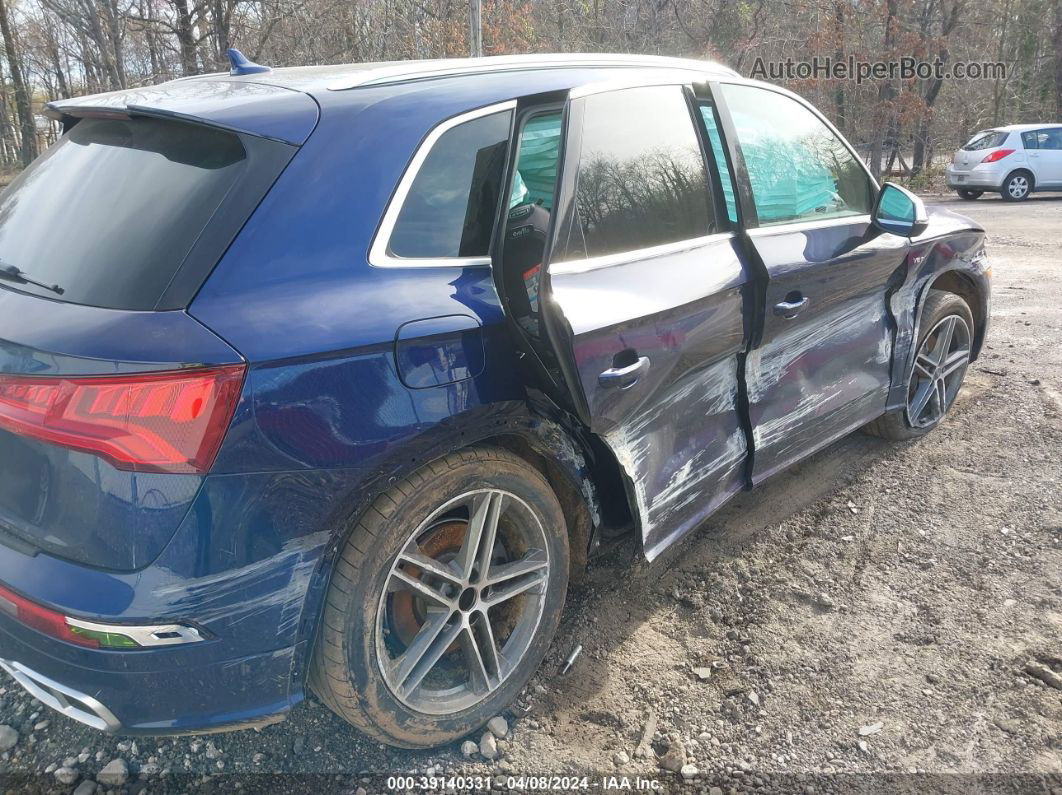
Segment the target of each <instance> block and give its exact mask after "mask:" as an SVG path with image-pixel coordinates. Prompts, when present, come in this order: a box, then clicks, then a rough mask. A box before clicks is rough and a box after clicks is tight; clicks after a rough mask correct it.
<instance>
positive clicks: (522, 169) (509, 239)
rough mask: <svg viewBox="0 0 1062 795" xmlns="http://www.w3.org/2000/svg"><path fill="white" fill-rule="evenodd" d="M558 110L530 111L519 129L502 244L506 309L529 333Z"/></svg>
mask: <svg viewBox="0 0 1062 795" xmlns="http://www.w3.org/2000/svg"><path fill="white" fill-rule="evenodd" d="M560 141H561V112H560V111H559V110H558V111H549V112H547V113H541V114H538V115H535V116H532V117H531V118H530V119H528V120H527V121H526V122H524V124H523V127H522V128H521V130H520V135H519V140H518V142H517V150H516V168H515V169H514V171H513V180H512V183H513V184H512V190H511V191H510V194H509V212H508V217H507V218H506V222H505V239H504V244H503V246H502V278H503V279H504V280H505V285H506V290H505V292H506V295H507V296H508V298H509V302H510V305H509V311H510V313H511V315H512V316H513V317H514V318H515V320H516V322H517V323H518V324H519V325H520V326H521V327H522V328H523V329H524V331H526V332H527V333H528V334H530V335H531V336H532V337H539V336H541V333H542V330H541V328H540V311H539V306H540V304H539V294H540V292H541V284H542V257H543V255H544V254H545V251H546V236H547V234H548V233H549V221H550V214H551V213H552V212H553V194H554V192H555V191H556V188H557V173H558V170H559V161H560Z"/></svg>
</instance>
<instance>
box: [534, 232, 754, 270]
mask: <svg viewBox="0 0 1062 795" xmlns="http://www.w3.org/2000/svg"><path fill="white" fill-rule="evenodd" d="M733 237H734V233H733V232H717V233H715V234H712V235H705V236H704V237H694V238H690V239H688V240H677V241H675V242H674V243H661V244H660V245H658V246H650V247H649V248H640V249H636V250H634V251H621V252H619V253H617V254H602V255H601V256H597V257H590V258H588V259H579V260H566V261H565V262H551V263H550V265H549V274H550V276H569V275H571V274H575V273H586V272H587V271H593V270H599V269H601V268H613V267H615V266H617V265H626V264H628V263H631V262H636V261H638V260H646V259H655V258H657V257H666V256H667V255H669V254H680V253H683V252H685V251H693V250H694V249H698V248H704V247H705V246H709V245H711V244H712V243H718V242H720V241H722V240H728V239H730V238H733Z"/></svg>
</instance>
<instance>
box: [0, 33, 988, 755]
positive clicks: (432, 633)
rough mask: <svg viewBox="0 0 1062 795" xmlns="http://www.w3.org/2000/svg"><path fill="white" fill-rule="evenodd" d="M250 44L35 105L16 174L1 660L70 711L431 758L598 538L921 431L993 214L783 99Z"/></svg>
mask: <svg viewBox="0 0 1062 795" xmlns="http://www.w3.org/2000/svg"><path fill="white" fill-rule="evenodd" d="M233 64H234V65H233V69H232V72H231V73H229V74H216V75H206V76H202V77H195V78H188V79H183V80H177V81H174V82H170V83H166V84H163V85H159V86H155V87H149V88H141V89H134V90H126V91H121V92H117V93H110V94H103V95H99V96H90V97H81V98H76V99H67V100H62V101H58V102H53V103H51V104H49V105H48V106H47V113H48V114H49V115H50V116H51V117H52V118H53V119H55V120H56V121H57V122H58V123H60V124H61V125H62V128H63V131H64V132H63V135H62V137H61V139H60V140H59V141H58V142H57V143H56V144H55V145H54V146H52V147H51V148H50V149H49V150H48V151H47V152H45V153H44V154H43V155H42V156H41V157H40V158H39V159H38V160H36V161H35V162H34V163H33V164H32V165H31V166H30V167H29V168H28V169H27V170H26V171H25V172H24V173H23V174H22V175H20V176H19V178H18V179H17V180H16V181H15V182H14V183H13V184H12V185H11V186H10V187H9V188H7V190H6V191H5V192H4V193H3V194H2V195H0V666H2V668H3V669H4V670H5V671H6V672H7V673H8V674H9V675H10V676H11V677H13V678H14V679H15V680H16V681H17V682H18V683H19V684H20V685H21V686H23V687H24V688H25V689H26V690H28V691H29V692H30V693H32V694H33V695H34V696H35V697H36V698H38V699H39V700H40V701H42V702H43V703H45V704H47V705H48V706H50V707H52V708H54V709H56V710H58V711H59V712H61V713H62V714H64V715H66V716H68V717H70V718H72V719H74V720H78V721H81V722H82V723H85V724H88V725H89V726H94V727H96V728H98V729H101V730H104V731H109V732H118V733H125V734H165V733H180V732H200V731H211V730H217V729H221V728H239V727H245V726H258V725H263V724H266V723H271V722H274V721H278V720H280V719H282V718H283V717H284V716H285V714H286V713H287V712H288V711H289V710H290V709H291V708H292V706H293V705H295V704H297V703H298V702H299V701H300V700H301V699H303V698H304V697H305V696H306V694H307V692H308V690H312V691H314V692H315V693H316V695H317V696H318V697H319V698H320V699H321V700H322V701H324V702H325V703H326V704H327V705H328V706H329V707H330V708H331V709H333V710H334V711H335V712H336V713H338V714H339V715H340V716H342V717H343V718H345V719H346V720H348V721H349V722H350V723H352V724H353V725H354V726H356V727H357V728H359V729H360V730H362V731H364V732H366V733H368V734H369V735H371V736H373V737H375V738H377V739H378V740H380V741H382V742H386V743H390V744H392V745H396V746H401V747H425V746H433V745H438V744H442V743H446V742H449V741H451V740H453V739H455V738H457V737H460V736H462V735H464V734H466V733H468V732H470V731H472V730H473V729H475V728H477V727H479V726H480V725H482V724H483V723H484V722H486V720H487V719H488V718H490V717H491V716H492V715H495V714H497V713H498V712H499V711H500V710H502V709H504V708H505V707H506V706H507V705H508V704H509V703H510V702H511V701H512V700H513V699H514V698H515V696H516V695H517V694H518V693H519V691H520V690H521V688H523V687H524V686H525V685H526V683H527V681H528V679H529V678H530V677H531V675H532V674H533V672H534V671H535V670H536V668H537V667H538V666H539V664H540V663H541V662H542V660H543V658H544V656H545V654H546V651H547V648H548V646H549V643H550V640H551V636H552V635H553V633H554V631H555V630H556V628H557V625H558V622H559V620H560V616H561V611H562V608H563V605H564V601H565V592H566V590H567V587H568V583H569V581H570V580H571V579H572V578H573V577H575V576H577V575H578V573H579V571H580V570H581V569H582V568H583V567H584V566H585V565H586V562H587V558H588V556H589V555H591V554H592V553H593V551H594V550H595V549H596V548H597V547H599V546H600V544H601V540H602V539H603V538H615V537H617V536H618V535H620V534H622V533H630V534H632V535H633V537H634V539H635V541H636V543H637V544H638V545H639V548H640V550H641V551H642V553H643V554H644V556H645V557H646V558H647V559H649V560H652V559H654V558H656V557H657V556H659V555H660V554H661V552H662V551H664V550H665V549H666V548H667V547H669V546H670V545H672V544H674V543H675V542H676V541H678V540H679V539H680V538H682V537H683V536H684V535H686V534H687V533H689V532H690V531H692V530H694V529H695V528H696V527H697V526H698V525H700V524H702V523H703V522H704V521H705V519H706V518H707V517H709V516H710V515H711V514H712V513H713V511H715V510H717V509H718V508H719V507H720V506H722V505H723V504H724V503H726V502H727V501H728V500H729V499H730V498H731V497H733V496H734V495H735V494H737V493H738V492H740V491H742V490H745V489H750V488H752V487H754V486H756V485H757V484H759V483H760V482H762V481H763V480H765V479H767V478H769V477H770V476H771V475H772V474H774V473H776V472H778V471H780V470H782V469H783V468H785V467H787V466H789V465H790V464H792V463H794V462H795V461H798V460H800V459H802V458H804V457H806V456H808V455H810V454H812V453H814V452H815V451H817V450H820V449H821V448H823V447H824V446H826V445H828V444H830V443H831V442H832V441H834V440H836V439H838V438H839V437H841V436H843V435H845V434H848V433H850V432H852V431H854V430H856V429H860V428H864V429H866V430H868V431H870V432H872V433H876V434H878V435H880V436H884V437H886V438H889V439H896V440H902V439H913V438H916V437H918V436H921V435H923V434H925V433H927V432H928V431H929V430H931V429H932V428H933V427H935V426H936V425H937V424H938V423H939V422H940V421H941V420H942V419H943V418H944V416H945V414H946V412H947V411H948V409H949V408H950V407H951V406H952V404H953V401H954V400H955V396H956V394H957V392H958V390H959V388H960V386H961V384H962V381H963V376H964V374H965V371H966V368H967V365H968V364H969V362H970V361H972V360H973V359H975V358H976V357H977V355H978V352H979V350H980V349H981V346H982V342H983V340H984V337H985V332H986V326H987V322H988V320H987V318H988V306H989V275H990V269H989V267H988V264H987V261H986V259H985V254H984V233H983V230H981V229H980V228H978V227H977V226H976V225H974V224H973V223H972V222H971V221H969V220H967V219H965V218H963V217H961V216H958V215H954V214H950V213H946V212H943V211H937V212H933V213H928V212H927V211H926V208H925V207H924V206H923V204H922V202H921V201H920V200H919V199H918V198H917V197H915V196H913V195H912V194H910V193H908V192H907V191H906V190H904V189H903V188H901V187H898V186H895V185H891V184H886V185H884V186H879V185H878V183H877V182H876V181H875V179H874V178H873V177H872V176H871V174H870V173H869V172H868V171H867V169H866V168H865V166H864V164H863V163H862V161H861V160H860V158H859V157H858V156H857V154H856V153H855V152H854V151H853V149H852V148H851V146H850V145H849V144H848V143H847V142H846V141H845V140H844V138H843V137H842V136H841V135H840V134H839V133H838V131H837V130H836V129H835V128H834V127H833V126H832V125H831V124H830V123H829V122H828V121H827V120H826V119H825V118H824V117H823V116H822V114H820V113H819V112H818V111H816V110H815V109H814V108H813V107H812V106H810V105H809V104H808V103H807V102H806V101H804V100H803V99H801V98H800V97H798V96H796V95H794V94H792V93H790V92H788V91H785V90H782V89H780V88H777V87H774V86H771V85H767V84H763V83H758V82H754V81H750V80H746V79H742V78H741V77H739V76H738V75H737V74H736V73H734V72H733V71H731V70H729V69H726V68H723V67H720V66H716V65H712V64H709V63H703V62H698V61H686V60H679V59H669V58H652V57H631V56H608V55H594V56H576V55H564V56H514V57H502V58H483V59H476V60H455V61H427V62H404V63H380V64H359V65H354V66H338V67H307V68H293V69H277V70H270V69H268V68H266V67H261V66H258V65H255V64H251V63H249V62H247V61H246V59H243V58H241V57H239V56H238V53H237V54H234V56H233Z"/></svg>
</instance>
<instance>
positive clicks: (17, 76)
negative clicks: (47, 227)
mask: <svg viewBox="0 0 1062 795" xmlns="http://www.w3.org/2000/svg"><path fill="white" fill-rule="evenodd" d="M0 33H2V34H3V37H4V50H5V51H6V53H7V64H8V67H9V68H10V69H11V85H12V86H14V89H15V108H16V109H17V111H18V123H19V129H20V130H21V132H22V165H24V166H28V165H29V164H30V162H32V160H33V158H35V157H36V156H37V122H36V121H35V120H34V118H33V99H32V98H31V97H30V94H29V88H28V87H27V86H26V81H25V79H23V76H22V59H21V56H20V54H19V52H18V47H17V46H16V44H15V38H14V35H13V34H12V31H11V20H10V19H9V18H8V15H7V3H6V0H0Z"/></svg>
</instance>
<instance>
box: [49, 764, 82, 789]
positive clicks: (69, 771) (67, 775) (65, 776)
mask: <svg viewBox="0 0 1062 795" xmlns="http://www.w3.org/2000/svg"><path fill="white" fill-rule="evenodd" d="M54 775H55V780H56V781H58V782H59V783H60V784H63V785H65V786H67V787H69V786H70V785H71V784H73V783H74V782H75V781H77V780H78V779H79V778H81V774H80V773H78V772H77V771H76V770H74V769H73V768H70V767H61V768H59V769H58V770H56V771H55V773H54Z"/></svg>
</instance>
